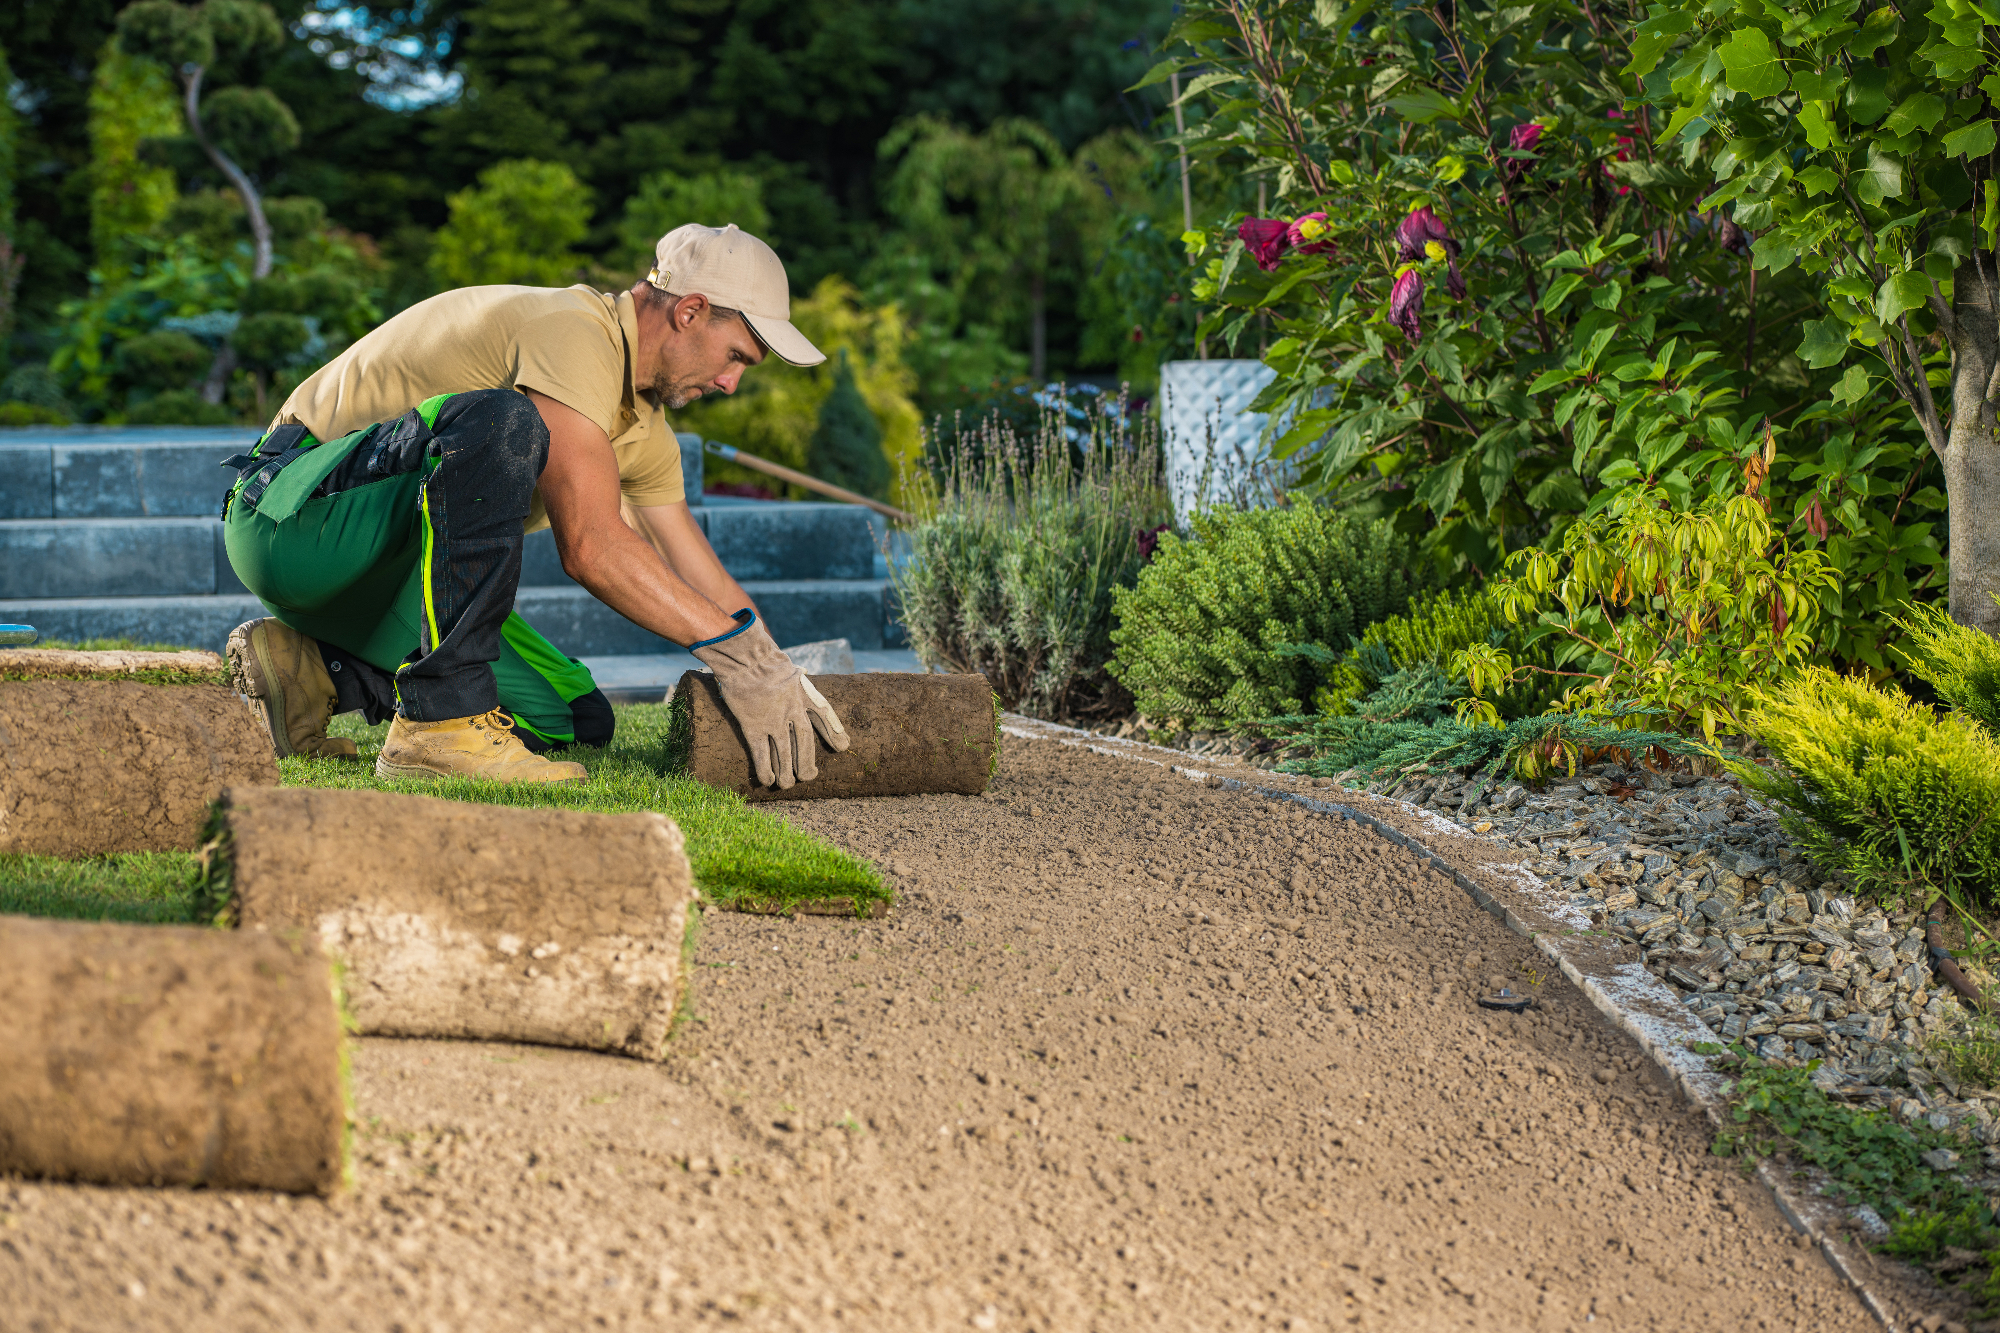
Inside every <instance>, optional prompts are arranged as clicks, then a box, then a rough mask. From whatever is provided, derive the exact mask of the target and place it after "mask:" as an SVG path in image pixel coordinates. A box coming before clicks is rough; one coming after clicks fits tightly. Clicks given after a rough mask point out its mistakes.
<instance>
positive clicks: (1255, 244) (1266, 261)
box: [1236, 218, 1291, 273]
mask: <svg viewBox="0 0 2000 1333" xmlns="http://www.w3.org/2000/svg"><path fill="white" fill-rule="evenodd" d="M1289 230H1290V228H1288V227H1286V226H1285V224H1284V223H1283V222H1281V221H1279V220H1278V219H1277V218H1244V219H1243V225H1242V226H1240V227H1238V228H1237V229H1236V234H1237V236H1239V237H1240V238H1242V241H1243V245H1244V248H1245V249H1247V250H1249V251H1250V257H1251V258H1252V259H1254V260H1256V261H1257V267H1258V268H1261V269H1263V270H1264V271H1265V272H1266V273H1269V272H1270V271H1271V270H1272V269H1274V268H1276V267H1277V266H1278V261H1279V260H1280V259H1283V258H1284V257H1285V251H1286V250H1288V249H1290V248H1291V242H1290V240H1289V239H1288V238H1287V235H1286V233H1287V232H1288V231H1289Z"/></svg>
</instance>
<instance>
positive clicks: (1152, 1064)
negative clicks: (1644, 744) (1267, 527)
mask: <svg viewBox="0 0 2000 1333" xmlns="http://www.w3.org/2000/svg"><path fill="white" fill-rule="evenodd" d="M767 808H770V809H772V810H774V811H776V812H778V813H780V814H781V815H782V816H783V817H785V818H788V819H791V820H792V821H794V822H796V823H797V824H799V825H801V826H803V827H807V828H810V829H813V830H815V831H817V832H821V833H823V834H825V835H826V836H828V837H830V838H832V839H833V840H835V841H836V842H839V843H841V844H843V845H845V846H847V847H849V848H850V849H852V850H854V851H856V852H858V853H861V854H863V855H866V856H870V857H874V858H876V859H878V860H880V861H882V862H883V863H884V864H886V865H887V866H888V867H890V869H891V870H892V871H893V872H894V874H895V875H896V877H897V879H898V880H899V881H900V883H901V886H902V891H903V897H902V901H901V904H900V905H899V906H898V908H897V909H896V910H895V911H894V912H892V913H891V914H890V915H889V916H888V918H887V919H885V920H882V921H867V922H862V921H855V920H852V919H847V920H840V919H831V918H823V917H822V918H813V917H802V918H799V919H796V920H784V919H773V918H765V917H753V916H742V915H733V914H728V913H714V914H711V915H710V917H709V919H708V923H707V925H706V927H705V930H704V933H703V936H702V939H701V943H700V951H699V954H698V962H699V964H700V966H699V967H698V969H697V973H698V975H697V978H696V981H695V986H696V1004H697V1008H698V1010H699V1013H700V1019H699V1021H698V1022H697V1023H695V1024H694V1025H693V1026H691V1027H690V1028H688V1029H685V1030H684V1031H683V1032H682V1034H681V1035H680V1036H678V1037H676V1038H675V1041H674V1043H673V1049H672V1050H671V1051H670V1054H669V1057H668V1060H667V1063H666V1064H665V1065H663V1066H654V1065H647V1064H641V1063H639V1062H636V1061H631V1060H624V1059H619V1058H616V1057H611V1056H604V1055H593V1054H588V1053H582V1052H574V1051H562V1050H553V1049H545V1048H537V1047H527V1046H500V1045H485V1044H476V1043H468V1042H452V1041H414V1040H386V1039H367V1040H363V1041H362V1042H361V1043H360V1044H359V1048H358V1050H357V1053H356V1057H355V1076H354V1093H355V1102H356V1115H357V1118H358V1121H359V1124H358V1127H357V1132H356V1153H357V1163H356V1168H355V1188H354V1189H353V1190H352V1191H351V1192H349V1193H348V1194H346V1195H344V1196H342V1197H338V1198H336V1199H334V1200H332V1201H319V1200H312V1199H299V1200H294V1199H290V1198H287V1197H284V1196H273V1195H255V1194H249V1195H246V1194H226V1193H190V1192H182V1191H140V1190H113V1189H98V1188H88V1187H72V1186H59V1185H49V1184H30V1183H25V1182H21V1181H19V1180H6V1181H0V1292H4V1293H5V1314H4V1316H0V1324H4V1326H5V1327H8V1328H10V1329H12V1328H19V1329H32V1330H56V1329H79V1330H81V1329H102V1328H111V1327H117V1328H134V1329H151V1328H158V1329H180V1328H190V1327H215V1328H231V1329H240V1328H266V1327H268V1328H285V1329H291V1328H318V1329H346V1328H354V1329H387V1328H399V1329H407V1330H418V1329H433V1328H436V1329H459V1328H471V1327H478V1328H481V1329H505V1330H512V1329H548V1330H558V1329H575V1328H585V1327H592V1328H595V1327H609V1328H641V1327H657V1326H661V1324H662V1323H663V1321H666V1320H674V1321H677V1322H681V1323H688V1322H704V1321H716V1322H729V1323H732V1324H734V1325H736V1326H739V1327H744V1328H771V1329H778V1328H810V1329H822V1328H824V1329H838V1328H850V1329H867V1330H906V1329H907V1330H926V1331H928V1330H940V1329H959V1328H971V1329H976V1330H996V1329H998V1330H1026V1329H1035V1330H1046V1331H1049V1333H1057V1331H1064V1330H1078V1329H1140V1328H1144V1329H1154V1328H1159V1329H1189V1330H1209V1329H1291V1330H1301V1329H1338V1328H1363V1329H1379V1330H1412V1329H1419V1330H1420V1329H1432V1328H1438V1329H1442V1328H1477V1329H1496V1330H1497V1329H1506V1330H1515V1329H1578V1330H1581V1329H1584V1328H1586V1327H1588V1328H1590V1329H1592V1330H1596V1329H1600V1328H1646V1329H1661V1330H1683V1329H1697V1328H1745V1329H1756V1328H1763V1329H1781V1328H1782V1329H1792V1328H1811V1329H1814V1330H1816V1331H1817V1333H1837V1331H1839V1330H1848V1329H1857V1330H1858V1329H1868V1328H1874V1327H1877V1325H1876V1324H1875V1322H1874V1320H1873V1319H1872V1318H1871V1317H1870V1316H1869V1315H1868V1313H1867V1312H1866V1311H1865V1310H1864V1308H1863V1307H1862V1305H1861V1303H1860V1301H1859V1300H1858V1299H1857V1298H1856V1297H1855V1296H1854V1295H1853V1294H1852V1293H1851V1292H1850V1291H1849V1290H1848V1289H1847V1288H1846V1287H1845V1286H1844V1285H1843V1284H1842V1283H1841V1282H1840V1281H1839V1280H1838V1279H1837V1278H1836V1277H1835V1275H1834V1274H1833V1273H1832V1272H1831V1270H1830V1269H1829V1268H1828V1267H1827V1265H1826V1264H1825V1263H1824V1262H1822V1260H1821V1259H1820V1257H1819V1256H1818V1255H1817V1254H1816V1253H1814V1252H1813V1251H1812V1250H1810V1249H1807V1248H1804V1247H1803V1246H1802V1245H1801V1244H1799V1243H1798V1242H1797V1241H1796V1240H1795V1238H1794V1236H1793V1234H1792V1232H1791V1231H1790V1229H1789V1228H1788V1227H1787V1226H1786V1225H1785V1223H1784V1222H1783V1220H1782V1219H1781V1218H1780V1217H1779V1215H1778V1213H1777V1211H1776V1209H1775V1208H1774V1207H1773V1206H1772V1204H1771V1203H1770V1202H1769V1201H1768V1196H1767V1195H1766V1194H1765V1193H1764V1192H1763V1190H1762V1189H1761V1188H1760V1187H1759V1186H1758V1185H1757V1184H1756V1183H1755V1182H1754V1181H1746V1180H1745V1179H1744V1178H1743V1177H1742V1176H1741V1175H1740V1173H1739V1172H1738V1170H1737V1169H1736V1168H1735V1166H1734V1164H1733V1163H1730V1162H1726V1161H1721V1160H1718V1159H1716V1158H1714V1157H1711V1156H1710V1155H1709V1154H1708V1142H1709V1128H1708V1126H1707V1125H1706V1123H1705V1122H1704V1121H1702V1120H1701V1119H1700V1118H1699V1117H1698V1116H1696V1115H1694V1114H1693V1113H1692V1112H1691V1111H1689V1110H1688V1109H1687V1108H1686V1107H1685V1106H1684V1105H1682V1104H1680V1103H1677V1102H1676V1100H1675V1098H1674V1096H1673V1094H1672V1093H1671V1092H1670V1091H1669V1090H1668V1089H1667V1088H1666V1087H1665V1086H1664V1084H1663V1083H1661V1082H1660V1081H1658V1080H1657V1078H1656V1076H1654V1075H1653V1074H1652V1073H1651V1070H1652V1066H1651V1065H1650V1064H1649V1063H1648V1062H1647V1061H1646V1060H1645V1059H1644V1058H1643V1057H1642V1055H1641V1053H1640V1051H1639V1050H1638V1049H1637V1047H1636V1046H1635V1045H1633V1044H1632V1043H1631V1042H1630V1041H1629V1040H1628V1039H1627V1038H1625V1037H1623V1036H1622V1035H1620V1034H1618V1033H1617V1032H1616V1031H1615V1030H1614V1029H1612V1028H1611V1027H1610V1026H1609V1025H1608V1024H1607V1023H1606V1022H1605V1021H1604V1020H1603V1019H1602V1018H1601V1017H1600V1016H1599V1015H1598V1014H1597V1012H1596V1011H1595V1010H1593V1009H1592V1008H1590V1006H1589V1005H1588V1003H1587V1002H1586V1001H1585V1000H1584V999H1583V997H1582V996H1581V995H1580V994H1578V993H1577V992H1576V991H1575V990H1573V989H1571V988H1570V987H1569V986H1568V984H1567V983H1566V982H1564V981H1563V980H1562V978H1561V977H1559V976H1550V975H1545V974H1544V972H1543V967H1544V964H1543V962H1542V960H1541V959H1540V957H1539V955H1537V954H1536V953H1535V951H1534V949H1533V948H1532V946H1531V945H1530V944H1529V943H1528V942H1527V941H1526V940H1523V939H1520V938H1518V937H1516V936H1514V935H1512V934H1510V933H1509V932H1507V931H1506V930H1505V929H1504V928H1503V927H1502V926H1501V925H1499V924H1498V923H1497V922H1495V921H1494V920H1492V919H1491V918H1490V917H1488V916H1486V915H1485V914H1484V913H1482V912H1480V911H1479V910H1478V909H1477V908H1475V907H1474V906H1473V904H1472V903H1471V902H1470V901H1469V900H1467V899H1466V897H1465V896H1464V895H1463V893H1462V892H1461V891H1460V890H1459V889H1457V888H1456V887H1454V886H1453V885H1452V884H1451V883H1450V882H1449V881H1448V880H1446V879H1445V878H1443V877H1442V876H1441V875H1440V874H1438V873H1437V872H1435V871H1432V870H1428V869H1424V868H1420V867H1419V866H1418V864H1417V863H1416V861H1415V860H1414V859H1413V858H1412V857H1411V856H1410V855H1409V854H1408V853H1407V852H1404V851H1402V850H1400V849H1397V848H1395V847H1392V846H1390V845H1389V844H1387V843H1385V842H1383V841H1381V840H1380V839H1378V838H1376V837H1375V836H1374V835H1372V834H1371V833H1369V832H1367V831H1366V830H1364V829H1361V828H1359V827H1357V826H1354V825H1351V824H1347V823H1344V822H1342V821H1339V820H1335V819H1331V818H1327V817H1323V816H1319V815H1314V814H1310V813H1308V812H1306V811H1303V810H1292V811H1289V812H1287V811H1284V810H1281V809H1279V808H1278V807H1276V806H1274V805H1273V804H1271V803H1269V802H1267V801H1264V800H1261V799H1259V798H1256V797H1254V796H1249V795H1246V794H1242V793H1237V792H1228V791H1221V790H1215V789H1210V788H1203V787H1199V786H1197V785H1195V784H1193V783H1191V782H1188V781H1186V780H1184V779H1181V778H1178V777H1175V776H1172V775H1170V774H1167V773H1165V772H1163V771H1160V770H1155V769H1150V768H1147V767H1144V766H1141V765H1137V764H1131V763H1123V762H1119V761H1116V760H1112V759H1107V758H1102V757H1099V756H1094V755H1091V754H1088V753H1083V752H1080V751H1077V750H1073V749H1066V748H1062V747H1058V746H1055V745H1052V744H1045V743H1019V742H1013V741H1010V742H1009V744H1008V747H1007V751H1006V754H1005V756H1004V758H1003V760H1002V763H1001V768H1000V773H999V776H998V778H997V779H996V781H995V783H994V785H993V787H992V789H991V790H990V791H989V792H988V794H987V795H985V796H983V797H976V798H968V797H962V796H949V797H937V796H932V797H909V798H882V799H871V800H860V801H847V802H810V803H808V802H790V803H783V804H778V805H773V806H770V807H767ZM1225 861H1227V862H1230V863H1231V864H1230V865H1228V866H1227V867H1225V866H1224V865H1223V864H1222V863H1223V862H1225ZM1503 977H1504V978H1506V979H1507V980H1508V981H1509V982H1511V983H1514V984H1517V985H1520V984H1525V985H1527V986H1528V987H1529V988H1530V989H1532V990H1534V991H1535V992H1536V993H1537V994H1538V996H1539V1004H1540V1007H1539V1008H1538V1009H1536V1010H1533V1011H1530V1012H1529V1013H1526V1014H1522V1015H1513V1014H1508V1013H1501V1012H1494V1011H1489V1010H1483V1009H1480V1008H1478V1007H1477V1006H1476V1004H1475V1002H1474V1000H1475V995H1476V993H1477V991H1478V989H1479V988H1480V987H1481V986H1482V985H1485V984H1487V983H1489V981H1490V980H1491V979H1493V978H1503ZM1885 1276H1886V1275H1885ZM1922 1309H1923V1307H1921V1306H1919V1307H1918V1308H1915V1309H1911V1308H1908V1307H1907V1306H1904V1307H1901V1308H1898V1309H1897V1311H1896V1313H1897V1314H1898V1315H1899V1316H1904V1315H1908V1314H1913V1313H1921V1312H1922Z"/></svg>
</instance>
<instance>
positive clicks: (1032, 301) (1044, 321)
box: [1028, 273, 1049, 384]
mask: <svg viewBox="0 0 2000 1333" xmlns="http://www.w3.org/2000/svg"><path fill="white" fill-rule="evenodd" d="M1045 288H1046V279H1044V278H1043V276H1042V275H1041V274H1039V273H1037V274H1036V275H1035V276H1034V277H1033V278H1032V279H1031V280H1030V281H1029V283H1028V310H1029V314H1028V377H1029V378H1030V379H1032V380H1034V381H1035V382H1036V383H1038V384H1039V383H1040V382H1041V379H1042V376H1043V375H1045V374H1047V373H1048V369H1049V309H1048V293H1047V291H1046V289H1045Z"/></svg>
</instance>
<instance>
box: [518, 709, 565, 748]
mask: <svg viewBox="0 0 2000 1333" xmlns="http://www.w3.org/2000/svg"><path fill="white" fill-rule="evenodd" d="M507 716H509V717H511V718H513V719H514V725H515V726H517V727H519V728H520V729H521V730H523V731H532V732H534V733H535V735H537V736H539V737H541V738H542V739H543V740H545V741H547V742H548V743H549V744H550V745H569V744H571V743H572V742H574V741H575V740H576V733H575V732H573V731H565V732H560V733H558V732H550V731H543V730H542V729H541V728H540V727H538V726H536V725H535V724H534V723H532V722H530V721H528V719H526V718H524V717H522V716H521V715H520V714H519V713H509V714H507Z"/></svg>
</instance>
